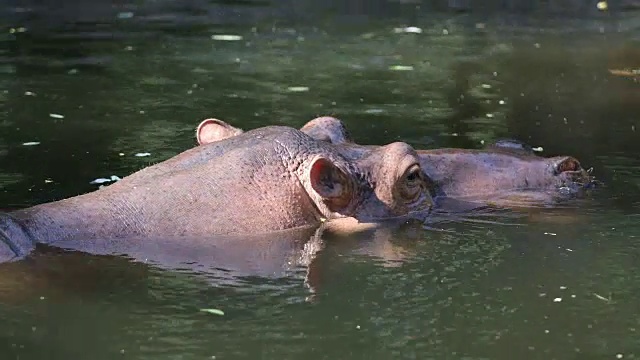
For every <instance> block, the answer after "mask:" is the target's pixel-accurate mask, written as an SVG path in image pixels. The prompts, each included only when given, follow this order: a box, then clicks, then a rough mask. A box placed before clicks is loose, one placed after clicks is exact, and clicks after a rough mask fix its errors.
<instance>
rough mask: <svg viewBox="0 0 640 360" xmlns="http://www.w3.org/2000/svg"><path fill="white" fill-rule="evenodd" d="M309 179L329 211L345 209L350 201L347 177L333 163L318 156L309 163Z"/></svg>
mask: <svg viewBox="0 0 640 360" xmlns="http://www.w3.org/2000/svg"><path fill="white" fill-rule="evenodd" d="M309 181H310V182H311V187H312V188H313V190H315V192H317V193H318V195H320V197H322V199H323V202H324V204H325V205H327V207H328V208H329V211H331V212H339V211H341V210H343V209H345V208H346V207H347V206H348V205H349V202H350V201H351V191H350V189H351V187H350V186H349V177H348V176H347V174H345V173H344V171H342V170H341V169H340V168H338V167H337V166H336V165H335V164H333V163H332V162H331V161H329V160H327V159H325V158H319V159H317V160H315V161H314V162H313V164H312V165H311V171H310V172H309Z"/></svg>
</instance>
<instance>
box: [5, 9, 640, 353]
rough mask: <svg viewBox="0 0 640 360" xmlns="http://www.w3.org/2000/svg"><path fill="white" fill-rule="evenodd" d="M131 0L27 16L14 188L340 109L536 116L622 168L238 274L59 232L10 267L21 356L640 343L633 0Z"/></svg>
mask: <svg viewBox="0 0 640 360" xmlns="http://www.w3.org/2000/svg"><path fill="white" fill-rule="evenodd" d="M158 4H163V3H158ZM305 4H306V3H305ZM125 5H126V4H125ZM125 5H122V6H121V7H120V8H109V11H106V10H105V12H104V14H106V15H104V14H103V13H101V16H102V17H101V18H100V17H99V18H100V19H99V20H96V18H95V17H94V18H92V19H93V20H91V19H90V20H86V19H85V21H78V22H75V23H74V22H72V21H71V20H69V19H66V20H65V17H64V16H62V15H60V14H63V15H64V14H67V13H65V12H64V11H62V10H61V12H60V13H52V14H51V18H50V19H53V20H50V21H44V22H43V21H40V22H38V21H36V20H37V19H38V18H29V17H24V18H23V17H12V19H13V20H14V22H16V23H15V24H13V25H12V28H13V29H14V30H13V31H10V32H8V34H5V35H4V36H3V38H2V39H1V42H2V44H3V45H6V49H5V50H3V51H2V53H1V54H0V55H1V56H2V65H1V66H0V103H1V106H0V129H1V131H0V204H3V207H4V208H17V207H24V206H29V205H32V204H37V203H41V202H45V201H52V200H56V199H61V198H64V197H68V196H73V195H77V194H80V193H85V192H88V191H91V190H95V189H96V188H97V186H98V185H95V184H91V181H93V180H95V179H96V178H109V177H111V176H112V175H116V176H119V177H123V176H125V175H127V174H130V173H131V172H134V171H136V170H138V169H140V168H142V167H144V166H147V165H149V164H153V163H156V162H159V161H162V160H164V159H167V158H169V157H171V156H173V155H175V154H178V153H179V152H181V151H183V150H185V149H187V148H189V147H192V146H194V145H195V139H194V135H195V131H194V130H195V127H196V125H197V124H198V122H199V121H200V120H202V119H204V118H206V117H211V116H215V117H218V118H221V119H224V120H227V121H229V122H231V123H232V124H234V125H236V126H240V127H243V128H245V129H250V128H255V127H259V126H264V125H268V124H285V125H291V126H296V127H299V126H301V125H302V124H304V123H305V122H306V121H308V120H310V119H311V118H313V117H315V116H317V115H327V114H329V115H334V116H337V117H339V118H341V119H342V120H343V121H344V122H345V123H346V124H347V126H348V127H349V129H350V130H351V132H352V135H353V137H354V138H355V139H357V141H358V142H361V143H372V144H383V143H388V142H391V141H396V140H402V141H406V142H409V143H410V144H412V145H414V146H415V147H420V148H437V147H445V146H458V147H466V148H480V147H482V146H483V144H485V143H488V142H491V141H494V140H496V139H498V138H503V137H511V138H517V139H520V140H524V141H526V142H529V143H530V144H531V145H533V146H536V147H537V146H540V147H542V148H543V149H544V151H543V152H542V154H543V155H544V156H552V155H556V154H570V155H574V156H576V157H577V158H579V159H580V160H581V162H582V163H583V165H584V166H585V167H591V166H593V167H594V173H595V174H596V175H597V176H598V178H600V179H601V180H603V181H604V182H605V183H606V184H607V186H606V187H605V188H604V189H602V190H601V191H599V192H598V193H596V194H595V195H594V196H593V197H589V198H587V199H584V200H582V201H576V202H571V203H568V204H565V205H564V206H563V207H562V208H559V209H536V210H533V211H530V212H520V213H517V214H515V215H517V216H502V215H494V216H491V217H487V218H482V217H480V220H483V219H484V220H491V221H490V222H481V221H477V220H478V219H475V220H476V221H471V220H463V219H460V220H456V221H450V222H446V223H441V224H439V225H438V227H439V228H441V229H443V230H445V231H436V230H429V229H423V228H422V227H421V226H419V225H415V226H413V225H411V226H406V227H403V228H401V229H394V230H387V231H381V232H378V233H368V234H364V235H361V236H359V237H355V238H353V239H346V240H344V241H330V240H331V239H328V240H327V242H326V244H324V248H323V249H322V250H321V251H319V252H318V253H317V254H316V256H315V258H314V259H313V268H314V271H315V272H314V273H313V276H311V275H309V274H308V272H307V269H306V268H305V267H304V266H301V267H298V268H294V269H291V271H289V272H287V274H286V276H276V274H275V273H274V274H272V275H273V276H269V274H266V275H265V274H254V273H251V271H249V272H247V273H246V274H245V275H246V276H243V277H241V278H238V279H236V281H235V282H233V283H231V284H230V283H228V282H222V281H217V280H218V279H217V278H216V277H215V276H213V275H211V274H207V273H199V274H196V273H194V272H193V271H191V270H184V271H180V270H173V271H170V270H165V269H159V268H156V267H154V266H150V265H148V264H142V263H136V262H130V261H128V260H127V259H124V258H111V257H100V256H89V255H84V254H77V253H61V252H59V251H56V250H53V249H49V250H43V251H42V252H40V253H38V254H37V255H35V256H34V257H32V258H31V259H29V260H28V261H26V262H23V263H20V264H11V265H10V266H5V267H3V269H2V273H0V277H1V278H2V281H0V299H1V304H2V305H1V306H0V313H1V315H0V318H1V319H3V321H2V323H1V324H0V339H1V341H0V354H1V355H2V358H3V359H21V360H25V359H44V358H46V359H55V360H62V359H85V358H86V359H88V358H91V359H117V358H128V359H213V358H215V359H234V358H251V359H255V358H262V359H285V358H286V359H289V358H290V359H299V358H302V357H305V358H308V359H335V358H338V359H343V358H356V359H359V358H362V359H364V358H373V359H390V358H421V359H514V358H527V359H616V358H624V359H630V358H631V359H632V358H637V357H639V356H640V341H639V340H638V339H640V336H639V334H638V332H639V331H640V320H639V319H640V318H638V317H637V314H638V311H639V310H640V309H639V307H638V301H637V299H636V298H635V295H636V294H637V293H636V291H638V290H639V289H640V277H639V276H638V273H637V272H636V269H635V266H636V265H637V264H638V257H639V256H640V245H638V237H639V236H640V225H638V219H640V213H639V212H638V203H639V201H640V193H639V192H638V184H639V182H640V173H639V165H640V156H639V154H640V145H638V144H640V142H639V141H638V140H639V139H638V135H637V130H638V129H637V127H638V126H640V124H638V114H640V105H639V104H640V101H639V100H640V88H639V87H638V86H639V85H638V83H637V76H634V75H633V69H637V68H640V53H638V51H637V47H638V36H637V32H636V31H635V30H634V29H635V28H636V26H635V25H634V24H636V23H637V20H635V19H636V18H635V17H634V14H633V13H624V14H622V15H620V14H618V15H616V16H609V15H606V14H599V13H597V12H595V15H593V16H590V17H588V18H571V17H570V18H566V17H564V18H558V19H556V18H553V17H548V18H547V17H545V16H538V17H523V16H515V15H508V16H507V15H504V16H490V15H486V14H485V15H483V16H478V15H477V14H474V13H472V14H454V13H436V14H434V13H429V12H427V11H418V10H416V8H415V6H414V5H411V6H413V7H412V8H411V7H407V6H409V5H403V6H404V7H403V6H400V5H397V6H395V5H394V6H392V7H390V8H387V10H388V11H389V13H388V14H386V13H384V11H382V10H380V9H377V8H372V9H368V10H363V9H360V8H342V7H338V8H337V9H333V12H326V11H325V12H320V10H319V9H316V8H313V7H311V8H307V7H301V8H296V7H295V6H293V5H290V6H289V5H288V6H280V7H277V6H275V5H271V6H269V5H268V4H266V5H265V4H261V3H246V4H245V5H244V6H231V5H225V4H219V3H215V2H212V3H211V4H208V5H206V4H199V5H198V4H196V3H194V4H192V6H193V7H194V8H193V9H191V10H189V11H184V9H182V10H174V9H173V8H172V7H171V6H167V7H162V6H161V5H157V6H156V7H154V6H151V5H149V6H146V7H140V8H137V7H134V6H132V5H127V6H125ZM199 6H200V7H199ZM96 9H97V8H96ZM411 9H413V10H411ZM13 10H15V14H17V13H20V14H25V13H29V12H28V11H26V10H24V9H22V10H24V11H22V10H21V11H18V10H16V9H13ZM323 10H326V9H323ZM34 11H35V10H34ZM96 11H97V10H96ZM313 11H318V12H317V13H314V12H313ZM367 11H369V13H368V12H367ZM588 13H589V14H592V13H593V12H592V11H590V12H588ZM300 14H306V16H302V15H300ZM310 14H313V15H314V16H311V15H310ZM325 14H326V15H325ZM385 14H386V15H385ZM58 15H60V16H62V18H60V17H56V16H58ZM67 15H68V14H67ZM69 16H71V15H69ZM71 17H72V18H73V16H71ZM29 19H31V20H29ZM34 19H36V20H34ZM29 21H31V22H29ZM56 21H57V22H58V23H56ZM65 21H66V22H65ZM20 22H22V23H20ZM61 24H62V25H61ZM65 24H66V25H65ZM409 26H412V27H416V28H417V29H419V30H420V32H419V33H418V32H417V30H416V29H413V28H407V27H409ZM21 27H24V29H21ZM220 35H233V36H231V37H229V36H226V37H225V36H223V37H220ZM611 70H619V71H618V72H615V71H614V74H612V72H611ZM616 74H617V75H616ZM34 142H35V143H37V144H30V145H24V144H25V143H27V144H29V143H34ZM145 153H148V156H136V154H138V155H139V154H145ZM145 155H147V154H145ZM512 215H513V214H512ZM203 308H216V309H221V310H223V311H224V312H225V315H224V316H218V315H214V314H208V313H204V312H201V311H200V309H203Z"/></svg>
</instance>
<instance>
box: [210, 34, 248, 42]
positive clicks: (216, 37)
mask: <svg viewBox="0 0 640 360" xmlns="http://www.w3.org/2000/svg"><path fill="white" fill-rule="evenodd" d="M211 39H212V40H218V41H239V40H242V36H240V35H211Z"/></svg>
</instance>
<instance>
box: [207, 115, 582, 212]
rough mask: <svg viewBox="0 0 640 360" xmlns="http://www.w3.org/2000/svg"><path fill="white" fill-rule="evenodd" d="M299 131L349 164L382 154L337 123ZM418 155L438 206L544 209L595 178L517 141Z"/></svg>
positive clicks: (568, 160)
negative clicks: (326, 145) (358, 141)
mask: <svg viewBox="0 0 640 360" xmlns="http://www.w3.org/2000/svg"><path fill="white" fill-rule="evenodd" d="M206 121H208V120H205V121H204V122H206ZM216 121H219V124H220V127H219V129H218V132H219V134H227V135H225V136H234V135H233V134H238V133H239V132H241V131H242V130H241V129H238V128H235V127H233V126H231V125H229V124H226V123H224V122H220V120H216ZM225 129H226V130H225ZM201 130H202V129H201V128H200V127H199V128H198V133H197V137H198V142H199V143H200V144H206V143H208V142H209V141H211V140H214V141H215V136H209V137H206V138H205V137H204V136H201V134H202V131H201ZM301 131H303V132H305V133H307V134H309V135H310V136H311V137H313V138H315V139H318V140H321V141H325V142H328V143H331V144H333V145H334V146H335V148H336V149H337V150H338V152H340V154H341V155H343V156H344V157H345V158H347V159H349V160H350V161H357V160H358V159H360V158H362V157H365V156H367V154H369V153H370V152H371V151H375V150H376V149H377V148H378V146H377V145H360V144H356V143H355V142H353V140H352V139H351V136H350V135H349V132H348V131H347V129H346V127H345V126H344V124H343V123H342V122H341V121H340V120H338V119H336V118H333V117H319V118H316V119H313V120H311V121H309V122H307V123H306V124H305V125H304V126H303V127H302V128H301ZM417 153H418V156H419V158H420V166H421V168H422V170H423V171H424V172H425V177H427V178H428V179H430V180H431V181H432V182H433V186H432V188H433V189H435V192H434V193H433V194H432V195H433V196H435V197H438V198H439V199H438V201H437V202H439V203H447V204H452V202H451V201H449V200H451V199H454V200H462V201H464V202H465V203H466V205H465V206H470V207H474V206H476V205H495V206H500V207H520V206H522V207H528V206H544V205H550V204H554V203H556V202H557V201H558V200H561V199H564V198H567V197H570V196H575V195H578V194H580V193H581V192H582V191H583V190H584V189H586V188H588V187H590V186H591V185H592V184H593V177H592V176H590V174H589V173H588V172H587V171H586V170H585V169H583V168H582V166H581V165H580V162H579V161H578V160H577V159H575V158H573V157H571V156H556V157H551V158H544V157H541V156H537V155H536V154H535V153H534V152H533V150H531V148H530V147H529V146H527V145H526V144H524V143H520V142H517V141H513V140H502V141H498V142H496V143H495V144H492V145H490V146H488V147H487V148H485V149H482V150H474V149H455V148H448V149H435V150H417ZM461 204H462V203H457V205H456V206H459V205H461Z"/></svg>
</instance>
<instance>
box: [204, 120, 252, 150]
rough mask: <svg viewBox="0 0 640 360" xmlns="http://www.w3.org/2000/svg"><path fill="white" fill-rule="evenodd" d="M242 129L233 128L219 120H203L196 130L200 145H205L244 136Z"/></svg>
mask: <svg viewBox="0 0 640 360" xmlns="http://www.w3.org/2000/svg"><path fill="white" fill-rule="evenodd" d="M242 133H243V131H242V129H238V128H236V127H233V126H231V125H229V124H227V123H226V122H224V121H222V120H218V119H213V118H212V119H206V120H203V121H202V122H201V123H200V125H198V128H197V129H196V138H197V139H198V144H199V145H204V144H208V143H212V142H215V141H219V140H222V139H226V138H230V137H233V136H236V135H240V134H242Z"/></svg>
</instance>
